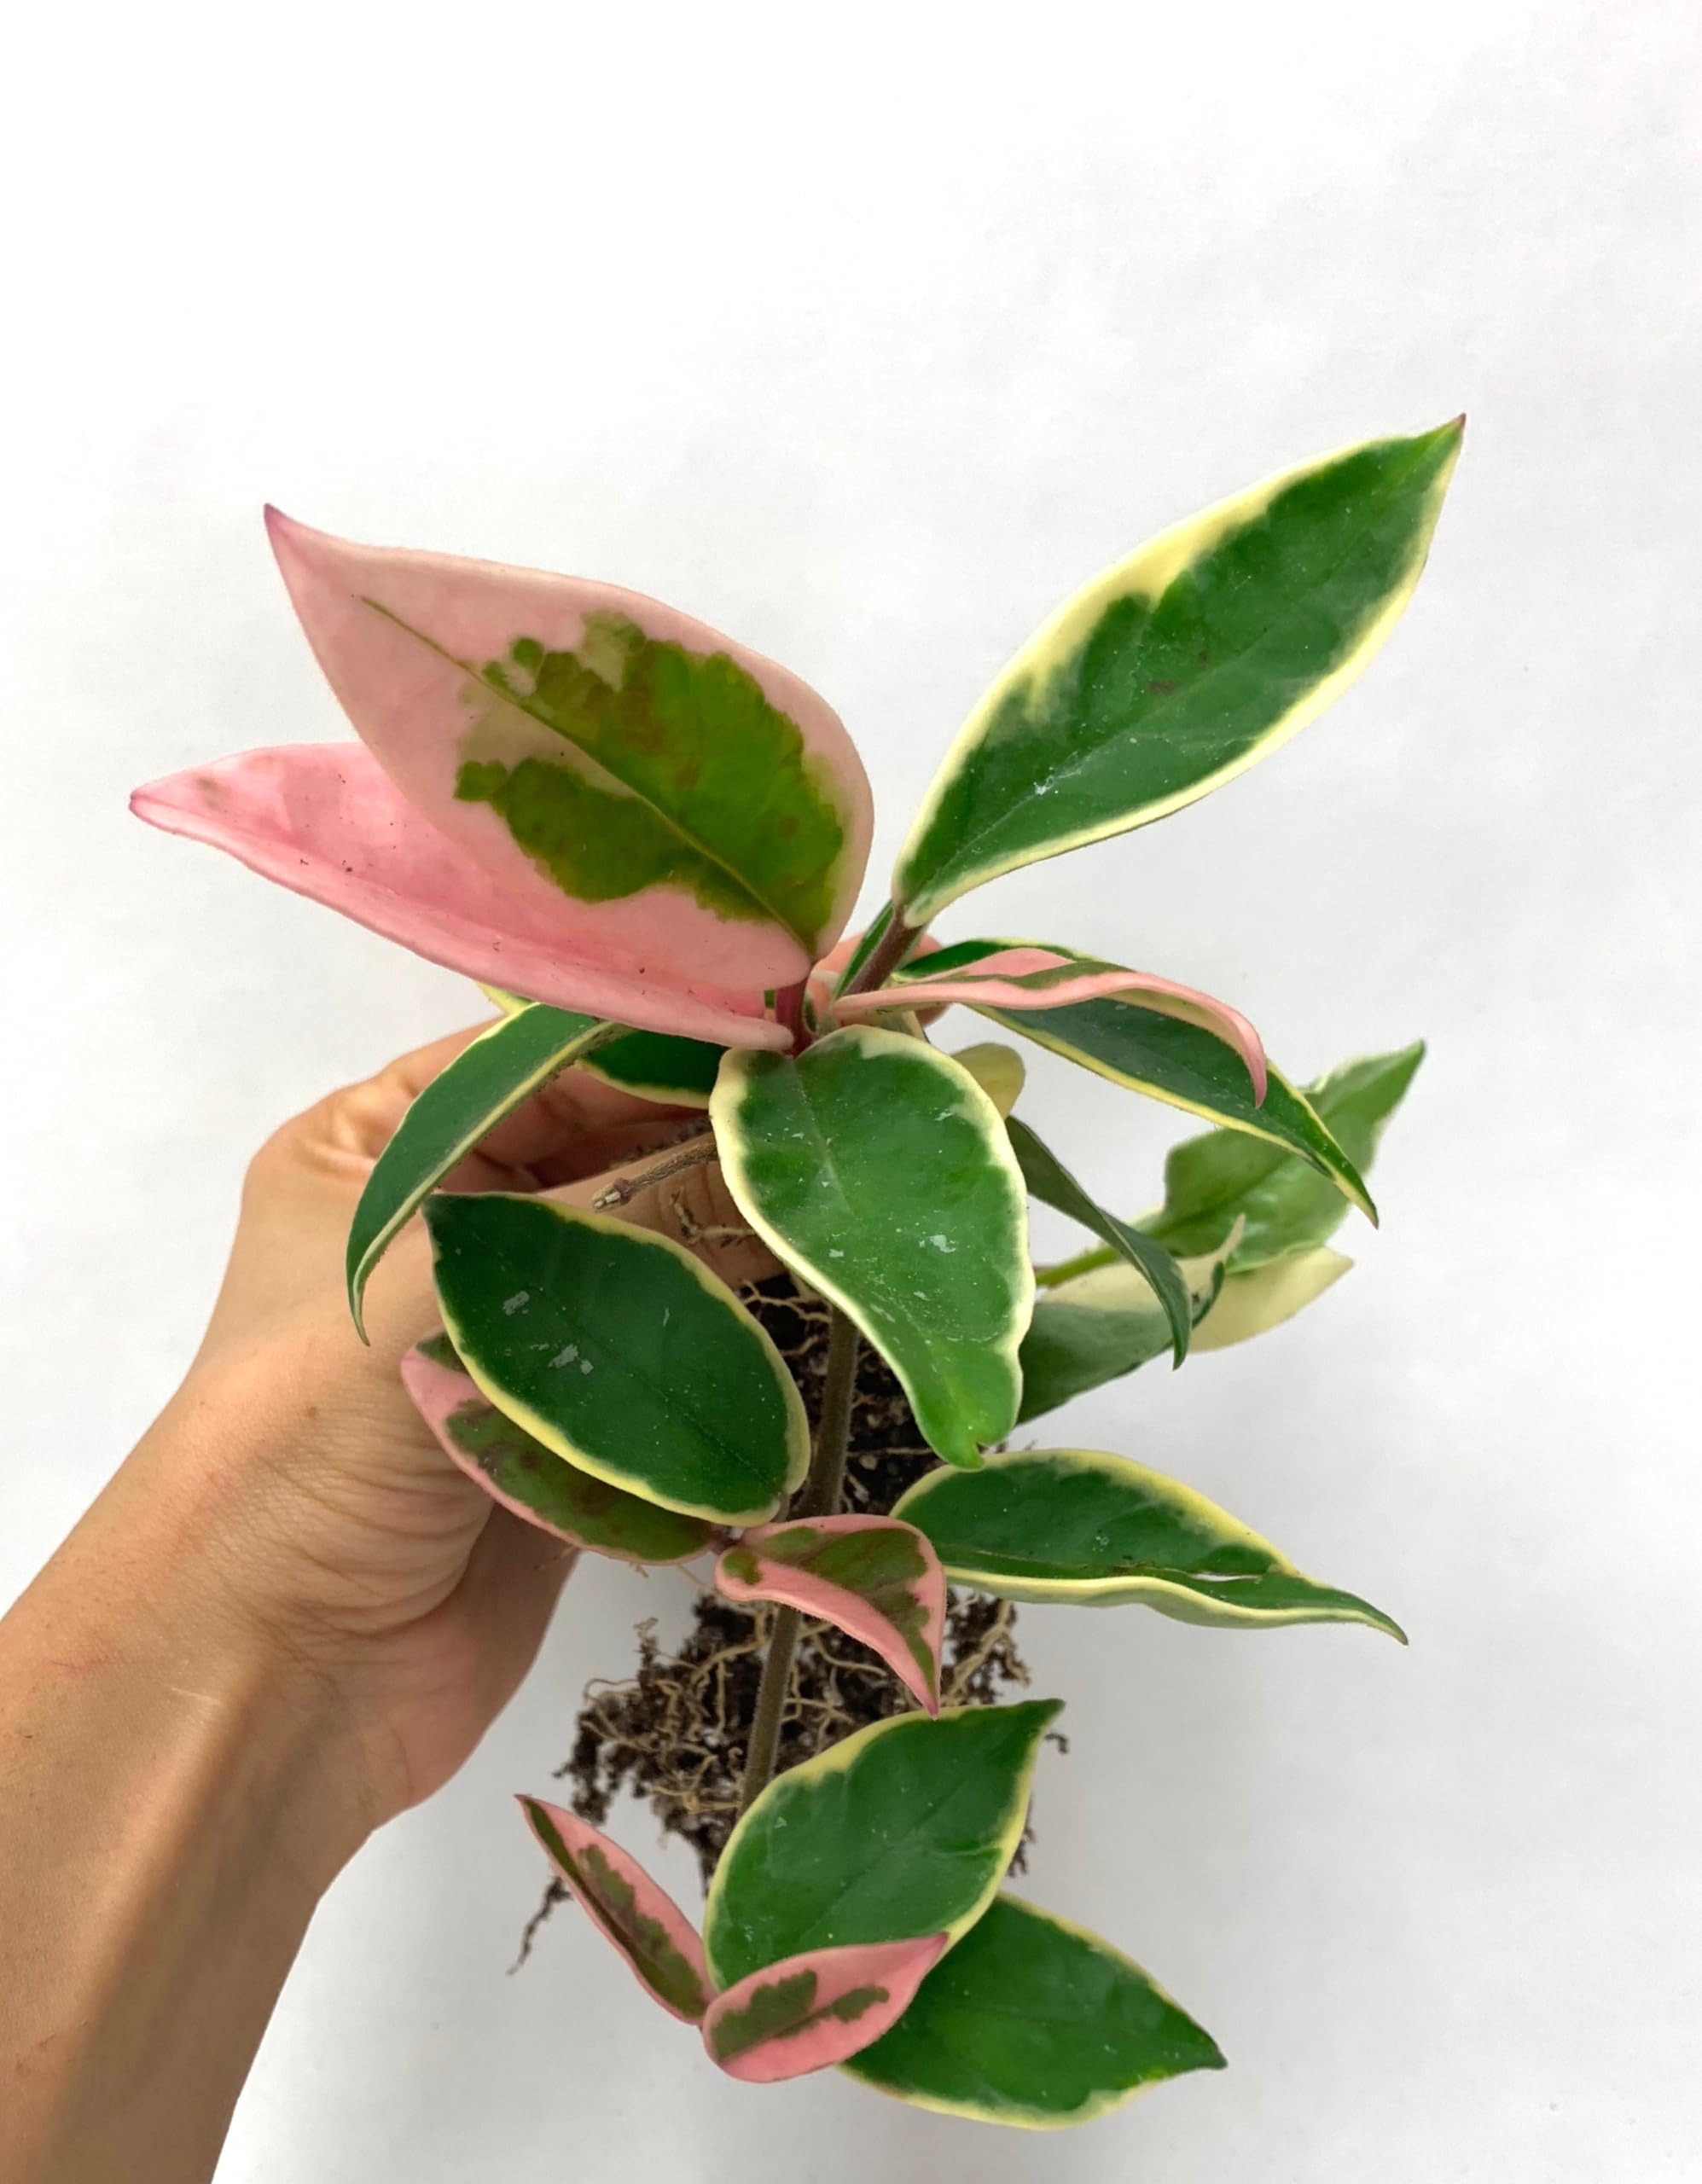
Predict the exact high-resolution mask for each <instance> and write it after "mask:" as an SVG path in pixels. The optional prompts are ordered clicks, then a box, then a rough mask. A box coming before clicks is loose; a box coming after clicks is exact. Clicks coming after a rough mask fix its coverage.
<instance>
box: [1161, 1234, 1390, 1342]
mask: <svg viewBox="0 0 1702 2184" xmlns="http://www.w3.org/2000/svg"><path fill="white" fill-rule="evenodd" d="M1229 1263H1230V1265H1231V1266H1232V1267H1233V1266H1234V1259H1233V1258H1231V1259H1230V1262H1229ZM1352 1266H1353V1261H1352V1260H1351V1259H1350V1258H1344V1257H1343V1256H1342V1254H1341V1253H1340V1252H1333V1251H1332V1250H1331V1249H1330V1248H1329V1246H1328V1245H1327V1244H1320V1245H1319V1246H1317V1247H1316V1249H1315V1250H1312V1251H1300V1252H1285V1254H1284V1255H1283V1257H1282V1258H1280V1259H1266V1260H1265V1261H1264V1262H1263V1264H1262V1265H1259V1266H1254V1267H1249V1268H1248V1269H1247V1270H1246V1273H1245V1274H1233V1273H1232V1274H1231V1275H1229V1278H1228V1280H1227V1281H1225V1282H1224V1284H1223V1289H1222V1290H1221V1292H1219V1294H1218V1297H1217V1303H1216V1304H1213V1305H1212V1307H1211V1310H1210V1311H1208V1312H1207V1313H1206V1315H1205V1318H1204V1319H1203V1320H1202V1321H1200V1326H1199V1327H1198V1328H1197V1329H1196V1330H1195V1333H1194V1348H1195V1349H1196V1350H1229V1349H1231V1348H1233V1347H1234V1345H1235V1344H1236V1343H1240V1342H1251V1341H1252V1339H1253V1337H1254V1336H1255V1335H1258V1334H1269V1332H1270V1330H1271V1329H1272V1328H1273V1327H1281V1325H1282V1324H1283V1322H1284V1321H1287V1320H1292V1318H1293V1317H1294V1315H1295V1314H1296V1313H1297V1312H1303V1311H1304V1310H1305V1309H1306V1307H1307V1305H1308V1304H1316V1302H1317V1300H1318V1299H1319V1298H1320V1297H1322V1295H1323V1293H1324V1292H1325V1291H1326V1290H1327V1289H1333V1287H1335V1285H1336V1283H1337V1282H1339V1281H1340V1280H1341V1278H1342V1276H1343V1275H1345V1274H1346V1273H1348V1272H1350V1271H1351V1269H1352Z"/></svg>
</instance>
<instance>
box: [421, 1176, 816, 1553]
mask: <svg viewBox="0 0 1702 2184" xmlns="http://www.w3.org/2000/svg"><path fill="white" fill-rule="evenodd" d="M426 1222H427V1227H428V1228H429V1229H430V1230H431V1235H432V1244H433V1250H434V1251H435V1252H436V1256H437V1269H436V1271H437V1289H438V1302H439V1304H440V1306H441V1307H442V1310H443V1316H444V1325H445V1327H446V1328H447V1330H448V1333H449V1337H450V1341H451V1342H452V1343H453V1344H454V1345H455V1348H456V1351H457V1352H458V1354H459V1356H460V1358H461V1361H462V1365H463V1366H464V1367H465V1368H466V1370H467V1371H468V1374H471V1376H472V1378H473V1380H475V1381H476V1382H477V1384H478V1385H479V1388H480V1389H481V1390H482V1391H483V1392H484V1393H485V1396H486V1397H488V1398H489V1399H490V1401H491V1402H492V1403H495V1404H496V1405H497V1409H499V1410H502V1411H503V1412H505V1413H506V1414H507V1415H508V1417H510V1418H512V1419H513V1420H514V1422H515V1424H516V1425H518V1426H522V1427H524V1428H525V1430H526V1432H528V1433H530V1434H531V1435H532V1437H533V1438H535V1439H536V1440H539V1441H542V1442H543V1444H544V1446H545V1447H546V1448H547V1449H554V1450H555V1453H556V1454H557V1455H561V1456H565V1457H566V1460H567V1461H568V1462H569V1463H572V1464H577V1465H578V1467H579V1468H580V1469H581V1470H582V1471H588V1472H590V1473H591V1474H592V1476H593V1477H594V1478H601V1479H607V1481H608V1483H609V1484H611V1485H613V1486H621V1487H624V1488H626V1489H628V1490H630V1492H632V1493H634V1494H636V1495H639V1496H642V1498H643V1499H644V1500H646V1501H649V1502H657V1503H659V1505H660V1506H661V1507H663V1508H665V1509H677V1510H678V1511H680V1512H681V1513H682V1514H683V1515H685V1516H688V1517H702V1518H706V1519H709V1520H711V1521H712V1522H714V1523H717V1524H723V1525H735V1524H737V1525H745V1524H760V1523H761V1522H762V1521H763V1520H764V1519H765V1518H767V1517H769V1516H771V1515H772V1514H773V1513H774V1511H775V1507H777V1506H778V1504H779V1502H780V1499H781V1496H782V1495H783V1494H786V1493H787V1492H788V1491H789V1490H791V1489H792V1488H793V1487H795V1486H796V1485H798V1484H799V1482H800V1481H801V1479H802V1478H803V1477H804V1473H805V1470H806V1469H807V1467H808V1464H809V1455H810V1449H809V1428H808V1426H807V1424H806V1421H805V1414H804V1405H803V1403H802V1401H801V1399H800V1398H799V1393H798V1390H797V1388H796V1387H795V1386H794V1385H793V1379H792V1375H791V1374H790V1373H789V1372H787V1368H786V1362H785V1360H784V1359H783V1358H782V1357H781V1355H780V1352H779V1351H778V1350H776V1349H775V1346H774V1345H773V1343H772V1342H770V1339H769V1338H768V1336H767V1335H766V1334H765V1333H764V1332H763V1330H762V1329H761V1327H758V1325H757V1323H756V1321H754V1320H753V1319H752V1317H751V1316H750V1314H749V1313H748V1312H746V1310H745V1309H744V1307H743V1306H742V1305H741V1304H740V1302H739V1300H738V1298H736V1297H735V1295H734V1294H733V1292H732V1291H731V1290H730V1289H729V1288H728V1287H727V1285H726V1284H725V1282H723V1281H718V1280H717V1278H716V1276H715V1275H712V1273H711V1272H710V1270H709V1269H708V1268H707V1267H706V1266H704V1265H703V1264H701V1263H700V1261H698V1260H697V1259H695V1258H693V1257H692V1255H691V1253H690V1252H688V1251H686V1250H685V1249H684V1247H683V1246H681V1245H679V1244H676V1243H674V1242H672V1241H671V1240H670V1239H669V1238H667V1237H664V1236H657V1235H653V1234H650V1233H649V1232H648V1230H645V1229H631V1228H628V1227H627V1226H626V1225H625V1224H624V1223H621V1222H619V1221H612V1220H607V1219H605V1218H604V1217H601V1215H598V1214H594V1213H585V1212H582V1211H579V1210H578V1208H577V1207H572V1206H564V1205H555V1204H553V1203H552V1202H551V1201H549V1199H538V1198H526V1197H520V1196H514V1195H510V1194H506V1193H500V1192H493V1193H490V1194H459V1193H456V1194H450V1195H444V1194H439V1196H438V1197H436V1198H433V1199H427V1204H426Z"/></svg>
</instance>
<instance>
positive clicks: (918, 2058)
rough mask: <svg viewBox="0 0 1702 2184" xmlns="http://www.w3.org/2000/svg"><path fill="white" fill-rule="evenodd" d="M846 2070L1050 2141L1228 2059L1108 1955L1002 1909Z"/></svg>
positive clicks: (1022, 1913) (1139, 1975)
mask: <svg viewBox="0 0 1702 2184" xmlns="http://www.w3.org/2000/svg"><path fill="white" fill-rule="evenodd" d="M845 2067H846V2069H847V2070H848V2071H850V2072H851V2075H852V2076H853V2077H857V2078H860V2079H861V2080H862V2081H863V2083H864V2084H866V2085H871V2086H874V2087H875V2088H878V2089H879V2090H880V2092H882V2093H889V2094H893V2095H894V2096H896V2098H897V2099H898V2100H908V2101H910V2102H912V2103H914V2104H915V2106H918V2107H921V2108H932V2109H938V2110H939V2111H941V2112H942V2113H944V2114H945V2115H948V2116H968V2117H975V2118H977V2119H978V2120H979V2121H980V2122H982V2123H1009V2124H1015V2125H1017V2126H1019V2127H1022V2128H1026V2129H1031V2130H1050V2129H1058V2128H1060V2126H1062V2125H1065V2124H1069V2123H1091V2122H1092V2121H1093V2119H1094V2117H1096V2116H1102V2115H1104V2114H1105V2113H1106V2111H1107V2110H1108V2109H1112V2108H1115V2107H1117V2106H1118V2105H1119V2104H1120V2103H1121V2102H1123V2101H1125V2100H1129V2099H1130V2097H1131V2096H1132V2095H1133V2094H1137V2093H1139V2092H1140V2091H1141V2089H1142V2088H1144V2087H1147V2086H1149V2085H1156V2084H1158V2083H1159V2082H1160V2081H1161V2080H1162V2079H1165V2078H1173V2077H1181V2076H1182V2073H1183V2072H1184V2071H1218V2070H1222V2069H1223V2055H1222V2053H1220V2051H1219V2049H1218V2047H1217V2042H1216V2041H1215V2040H1213V2039H1212V2037H1211V2035H1210V2033H1208V2032H1205V2031H1204V2030H1202V2029H1201V2028H1200V2026H1199V2025H1197V2024H1195V2023H1194V2019H1193V2018H1191V2017H1189V2016H1188V2013H1186V2011H1184V2010H1182V2009H1181V2008H1180V2007H1178V2006H1177V2005H1176V2003H1175V2002H1173V2001H1171V2000H1170V1996H1169V1995H1167V1994H1165V1990H1164V1989H1163V1988H1162V1987H1160V1986H1159V1985H1158V1984H1157V1983H1156V1982H1155V1981H1154V1980H1153V1979H1151V1978H1148V1977H1147V1973H1146V1972H1143V1971H1142V1970H1141V1967H1140V1966H1139V1965H1138V1964H1134V1963H1131V1962H1130V1960H1129V1959H1128V1958H1127V1957H1126V1956H1124V1955H1122V1954H1121V1953H1120V1952H1119V1951H1118V1950H1117V1949H1112V1946H1111V1944H1110V1943H1108V1942H1103V1941H1101V1939H1100V1937H1099V1936H1098V1935H1097V1934H1090V1933H1088V1932H1086V1931H1084V1930H1083V1928H1081V1927H1079V1926H1071V1925H1070V1924H1069V1923H1068V1922H1067V1921H1066V1920H1062V1919H1059V1918H1055V1917H1054V1916H1053V1915H1052V1914H1051V1913H1049V1912H1046V1911H1039V1910H1037V1909H1036V1908H1034V1906H1033V1905H1032V1904H1029V1903H1025V1902H1022V1901H1021V1899H1020V1898H1019V1897H1017V1896H1000V1897H999V1898H998V1899H997V1900H996V1902H994V1903H993V1904H992V1905H991V1906H990V1908H989V1909H988V1911H987V1913H986V1914H985V1917H984V1918H982V1919H981V1920H979V1921H978V1923H977V1924H976V1925H975V1926H974V1927H973V1929H972V1930H971V1931H969V1932H968V1933H967V1934H966V1935H965V1936H964V1937H963V1939H962V1940H961V1942H960V1943H958V1945H957V1947H956V1949H953V1950H952V1952H951V1954H950V1956H948V1957H947V1958H946V1959H945V1960H944V1962H943V1963H941V1964H939V1965H938V1966H936V1967H935V1968H934V1970H933V1971H932V1972H930V1973H929V1974H928V1976H927V1978H926V1979H925V1980H924V1981H923V1982H922V1984H921V1988H920V1989H919V1990H918V1992H917V1995H916V1999H915V2001H914V2002H913V2003H912V2004H911V2006H910V2007H909V2009H908V2010H906V2011H905V2013H904V2014H903V2017H902V2018H900V2019H899V2021H898V2023H897V2024H896V2025H895V2026H894V2027H893V2029H892V2031H891V2032H889V2033H887V2034H886V2036H884V2037H883V2038H882V2039H880V2040H879V2041H877V2042H874V2044H873V2045H871V2046H869V2047H865V2048H864V2049H863V2051H862V2053H860V2054H858V2055H857V2057H856V2058H855V2059H854V2060H852V2061H851V2062H850V2063H848V2064H847V2065H846V2066H845Z"/></svg>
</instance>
